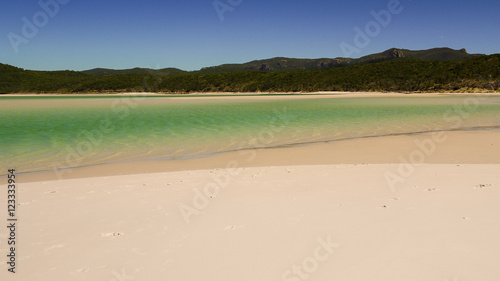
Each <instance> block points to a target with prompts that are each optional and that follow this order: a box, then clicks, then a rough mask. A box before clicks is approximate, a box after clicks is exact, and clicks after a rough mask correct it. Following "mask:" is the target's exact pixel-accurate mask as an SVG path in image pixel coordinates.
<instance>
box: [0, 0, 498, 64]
mask: <svg viewBox="0 0 500 281" xmlns="http://www.w3.org/2000/svg"><path fill="white" fill-rule="evenodd" d="M218 1H219V3H223V4H225V5H228V6H227V7H231V9H232V10H231V11H226V12H225V13H223V20H222V21H221V18H220V17H219V15H218V13H217V11H216V9H215V7H214V5H213V3H214V1H213V0H177V1H169V0H142V1H130V0H120V1H115V0H100V1H97V0H41V1H40V2H41V3H51V2H52V5H49V7H51V8H52V9H49V10H50V11H54V9H53V7H54V5H53V4H54V3H57V6H58V11H55V12H54V13H52V15H49V14H48V13H47V12H46V11H45V10H44V9H43V8H42V6H40V4H39V1H38V0H16V1H2V2H1V4H0V5H1V9H0V18H1V24H0V62H2V63H7V64H11V65H14V66H18V67H22V68H26V69H35V70H59V69H70V70H85V69H91V68H96V67H104V68H115V69H123V68H132V67H149V68H165V67H177V68H181V69H185V70H196V69H200V68H201V67H204V66H212V65H219V64H223V63H241V62H246V61H250V60H254V59H264V58H271V57H276V56H285V57H300V58H322V57H329V58H334V57H342V56H345V54H346V53H345V52H343V51H342V49H341V47H340V45H341V44H342V43H343V42H344V43H346V44H349V45H351V46H353V47H356V45H355V42H354V38H355V35H356V32H355V31H354V28H355V27H359V28H360V29H361V30H364V29H365V27H366V25H367V24H369V23H370V22H372V21H374V18H373V16H372V15H371V14H370V12H371V11H375V12H379V11H381V10H387V9H388V3H390V2H391V1H397V0H337V1H326V0H287V1H273V0H218ZM65 2H67V3H65ZM394 3H395V2H394ZM400 7H402V11H401V12H400V13H398V14H392V15H391V20H390V23H389V24H388V25H387V26H385V27H384V26H380V24H379V27H380V29H379V30H376V29H373V31H374V32H373V33H372V34H375V35H374V36H373V37H368V38H369V39H370V42H369V43H368V44H364V45H363V46H362V48H357V49H358V50H357V51H358V52H355V53H352V54H351V55H350V56H351V57H360V56H363V55H367V54H371V53H376V52H381V51H384V50H386V49H389V48H392V47H398V48H407V49H413V50H417V49H428V48H434V47H451V48H454V49H460V48H466V49H467V50H468V51H469V53H485V54H492V53H500V51H499V47H500V36H498V33H499V31H500V21H499V20H498V16H499V11H500V1H498V0H489V1H486V0H479V1H472V0H470V1H464V0H454V1H451V0H450V1H448V0H445V1H436V0H434V1H430V0H400ZM23 18H25V19H27V20H28V22H29V25H30V24H33V26H34V27H35V28H36V29H38V30H37V31H36V32H33V30H30V29H29V28H26V27H25V28H24V29H25V35H29V36H28V37H32V38H28V37H26V36H24V35H23V26H25V25H27V24H25V23H24V22H23V20H22V19H23ZM35 24H36V25H35ZM29 32H31V33H29ZM20 38H21V39H20ZM11 41H12V42H14V43H12V42H11ZM365 45H366V46H365ZM13 46H14V47H13ZM358 47H359V45H358ZM16 48H17V52H16V51H15V49H16Z"/></svg>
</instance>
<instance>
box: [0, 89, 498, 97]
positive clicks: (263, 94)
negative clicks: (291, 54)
mask: <svg viewBox="0 0 500 281" xmlns="http://www.w3.org/2000/svg"><path fill="white" fill-rule="evenodd" d="M464 95H492V96H497V95H500V92H490V91H479V92H366V91H362V92H343V91H338V92H337V91H318V92H283V93H281V92H209V93H156V92H110V93H43V94H42V93H14V94H3V95H0V98H2V97H16V96H19V97H23V96H24V97H44V96H47V97H49V96H57V97H63V96H113V97H116V96H131V97H144V96H152V97H217V96H220V97H238V96H243V97H245V96H250V97H280V96H286V97H302V96H306V97H311V96H316V97H321V96H325V97H403V96H412V97H418V96H421V97H424V96H425V97H433V96H464Z"/></svg>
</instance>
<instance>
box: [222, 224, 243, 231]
mask: <svg viewBox="0 0 500 281" xmlns="http://www.w3.org/2000/svg"><path fill="white" fill-rule="evenodd" d="M243 227H245V226H244V225H228V226H226V228H224V230H235V229H240V228H243Z"/></svg>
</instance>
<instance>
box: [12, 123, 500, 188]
mask: <svg viewBox="0 0 500 281" xmlns="http://www.w3.org/2000/svg"><path fill="white" fill-rule="evenodd" d="M435 134H441V139H442V140H444V142H442V143H441V142H436V141H433V136H434V135H435ZM419 144H420V146H419ZM422 144H426V145H428V146H429V147H431V144H432V146H434V147H435V148H434V149H433V150H435V151H433V152H432V153H430V154H429V155H427V154H426V152H428V151H425V150H426V148H425V146H424V147H422ZM431 148H432V147H431ZM499 148H500V129H490V130H466V131H439V132H426V133H410V134H401V135H389V136H375V137H363V138H355V139H347V140H339V141H331V142H320V143H313V144H304V145H295V146H290V147H275V148H274V147H273V148H256V149H249V150H240V151H231V152H222V153H217V154H213V155H210V156H205V157H196V158H188V159H176V160H160V159H150V160H134V161H126V162H117V163H105V164H98V165H93V166H87V167H74V168H71V169H65V170H58V171H55V170H50V171H40V172H28V173H22V174H21V175H22V177H23V181H24V182H37V181H51V180H60V179H74V178H86V177H89V178H91V177H99V176H114V175H131V174H147V173H162V172H173V171H189V170H206V169H225V168H226V166H228V164H230V163H232V164H234V163H237V166H238V167H243V168H247V167H265V166H290V165H332V164H340V165H341V164H397V163H401V162H402V160H401V159H405V158H407V159H408V158H409V157H410V155H411V154H412V153H414V152H419V154H421V153H423V155H424V158H423V161H422V163H425V164H500V157H498V156H497V152H498V149H499ZM429 149H430V148H429ZM457 151H458V152H459V153H457Z"/></svg>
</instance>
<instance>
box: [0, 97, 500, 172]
mask: <svg viewBox="0 0 500 281" xmlns="http://www.w3.org/2000/svg"><path fill="white" fill-rule="evenodd" d="M476 103H479V104H476ZM499 113H500V103H499V102H498V98H494V97H488V98H485V97H482V99H481V100H478V99H477V98H473V97H470V98H468V99H467V98H465V97H443V98H441V97H440V98H418V97H405V98H328V99H325V98H322V99H314V98H311V99H278V100H270V99H266V100H255V99H246V100H237V99H231V100H222V99H200V98H196V99H194V98H189V97H183V98H175V97H162V98H156V97H146V98H144V97H142V98H111V97H100V98H90V97H88V96H87V97H82V98H78V97H71V98H65V97H57V98H54V97H50V98H44V97H22V98H4V97H2V98H0V121H1V123H0V142H1V143H2V146H1V147H0V161H1V166H2V167H1V168H2V171H1V172H0V174H5V172H4V171H6V169H7V168H16V169H18V170H19V171H23V172H29V171H42V170H53V169H64V168H72V167H79V166H87V165H95V164H101V163H110V162H118V161H124V160H135V159H182V158H190V157H200V156H205V155H211V154H214V153H220V152H225V151H234V150H239V149H247V148H252V147H276V146H285V145H297V144H307V143H314V142H322V141H335V140H342V139H350V138H359V137H369V136H382V135H390V134H406V133H415V132H425V131H434V130H451V129H454V130H455V129H474V128H483V127H485V128H495V127H498V126H500V118H498V116H499Z"/></svg>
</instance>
